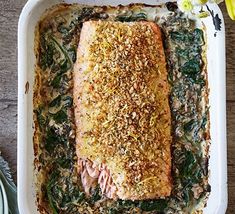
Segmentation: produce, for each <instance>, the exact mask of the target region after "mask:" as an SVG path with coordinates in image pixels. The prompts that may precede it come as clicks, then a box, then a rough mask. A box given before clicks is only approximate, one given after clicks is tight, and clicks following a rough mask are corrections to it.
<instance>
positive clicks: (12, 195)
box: [0, 155, 19, 214]
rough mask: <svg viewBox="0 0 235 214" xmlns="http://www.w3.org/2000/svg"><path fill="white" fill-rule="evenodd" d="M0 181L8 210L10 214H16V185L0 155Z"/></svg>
mask: <svg viewBox="0 0 235 214" xmlns="http://www.w3.org/2000/svg"><path fill="white" fill-rule="evenodd" d="M0 180H1V181H2V183H3V185H4V188H5V191H6V195H7V201H8V209H9V213H10V214H18V213H19V211H18V206H17V190H16V185H15V184H14V181H13V179H12V176H11V172H10V168H9V166H8V163H7V162H6V161H5V160H4V159H3V157H2V156H1V155H0ZM0 203H1V202H0Z"/></svg>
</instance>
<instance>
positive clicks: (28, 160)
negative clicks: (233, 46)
mask: <svg viewBox="0 0 235 214" xmlns="http://www.w3.org/2000/svg"><path fill="white" fill-rule="evenodd" d="M61 2H66V3H82V4H90V5H108V4H109V5H117V4H120V3H122V4H128V3H132V2H142V3H147V4H159V3H161V2H163V1H159V0H145V1H141V0H122V1H118V0H101V1H99V0H72V1H71V0H65V1H62V0H50V1H48V0H29V1H28V2H27V4H26V5H25V7H24V9H23V11H22V13H21V16H20V19H19V29H18V205H19V210H20V213H21V214H36V213H38V211H37V208H36V203H35V200H36V198H35V188H34V166H33V160H34V153H33V132H34V128H33V127H34V125H33V83H34V64H35V56H34V50H33V46H34V30H35V26H36V24H37V22H38V20H39V19H40V16H41V15H42V13H43V12H44V11H45V10H46V9H47V8H50V7H51V6H52V5H55V4H57V3H61ZM209 7H210V9H211V10H213V11H214V15H216V14H218V16H219V17H220V18H221V19H222V20H221V21H222V24H221V31H218V32H217V33H216V35H215V32H216V31H215V27H214V25H213V21H212V17H208V18H205V19H203V22H204V24H205V26H206V29H207V41H208V47H207V60H208V73H209V88H210V96H209V100H210V119H211V128H210V129H211V130H210V132H211V148H210V161H209V169H210V178H209V182H210V184H211V194H210V197H209V200H208V204H207V207H206V208H205V209H204V213H205V214H223V213H225V212H226V208H227V141H226V102H225V98H226V88H225V29H224V22H223V17H222V14H221V11H220V9H219V7H218V6H217V5H212V4H210V5H209Z"/></svg>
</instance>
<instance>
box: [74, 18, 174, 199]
mask: <svg viewBox="0 0 235 214" xmlns="http://www.w3.org/2000/svg"><path fill="white" fill-rule="evenodd" d="M77 56H78V57H77V58H78V60H77V62H76V64H75V68H74V103H75V118H76V126H77V128H76V135H77V137H76V140H77V155H78V156H79V157H82V158H88V159H90V160H91V161H93V162H95V163H97V164H101V163H103V164H105V165H106V166H107V167H108V169H109V170H110V173H111V176H112V179H113V181H114V183H115V185H116V186H117V189H118V192H117V195H118V197H119V198H121V199H131V200H143V199H150V198H158V197H162V196H169V195H170V193H171V189H172V182H171V152H170V147H171V141H172V138H171V114H170V107H169V103H168V94H169V85H168V81H167V71H166V62H165V56H164V50H163V45H162V39H161V32H160V28H159V27H158V26H157V25H155V24H154V23H151V22H136V23H120V22H104V21H89V22H85V23H84V24H83V28H82V31H81V37H80V43H79V47H78V53H77Z"/></svg>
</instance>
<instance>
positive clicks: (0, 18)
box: [0, 0, 235, 214]
mask: <svg viewBox="0 0 235 214" xmlns="http://www.w3.org/2000/svg"><path fill="white" fill-rule="evenodd" d="M25 3H26V0H0V151H2V155H3V157H4V158H5V159H6V160H8V161H9V164H10V167H11V169H12V172H13V176H14V179H15V180H16V165H17V161H16V159H17V158H16V156H17V155H16V127H17V23H18V17H19V15H20V12H21V9H22V7H23V6H24V4H25ZM221 9H222V11H223V14H224V19H225V25H226V54H227V133H228V134H227V135H228V187H229V202H228V210H227V214H233V213H234V211H235V183H234V180H235V142H234V141H235V22H233V21H231V20H230V18H229V17H228V15H227V13H226V8H225V5H224V4H221ZM19 54H20V53H19Z"/></svg>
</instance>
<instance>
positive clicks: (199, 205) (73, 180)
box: [34, 3, 210, 214]
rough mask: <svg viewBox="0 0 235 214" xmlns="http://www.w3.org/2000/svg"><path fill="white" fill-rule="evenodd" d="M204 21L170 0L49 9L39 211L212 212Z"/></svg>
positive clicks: (39, 126)
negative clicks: (208, 207) (209, 203)
mask: <svg viewBox="0 0 235 214" xmlns="http://www.w3.org/2000/svg"><path fill="white" fill-rule="evenodd" d="M82 26H83V27H82ZM196 26H198V21H197V20H192V19H189V18H187V17H186V16H185V15H184V14H182V13H180V12H179V11H178V10H177V7H176V5H174V4H172V3H167V4H166V5H161V6H148V5H143V4H132V5H128V6H117V7H110V6H104V7H98V6H96V7H91V6H89V7H88V6H82V5H78V4H74V5H68V4H60V5H57V6H55V7H54V8H51V9H50V10H48V11H47V12H45V14H44V16H43V17H42V19H41V21H40V22H39V24H38V27H37V29H36V33H35V54H36V58H37V64H36V69H35V84H34V121H35V133H34V152H35V167H36V171H37V187H38V190H37V205H38V209H39V211H40V213H53V214H56V213H68V214H73V213H169V214H170V213H202V209H203V207H204V206H205V205H206V201H207V198H208V195H209V192H210V186H209V184H208V150H209V112H208V84H207V71H206V59H205V40H204V32H203V30H202V28H201V27H198V28H197V27H196ZM199 26H200V25H199ZM160 29H161V30H160ZM160 31H161V32H160ZM162 41H163V42H164V48H163V45H162ZM78 45H79V47H78ZM132 46H133V47H134V49H133V50H132V48H131V47H132ZM164 52H165V53H164ZM166 68H167V69H166Z"/></svg>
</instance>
